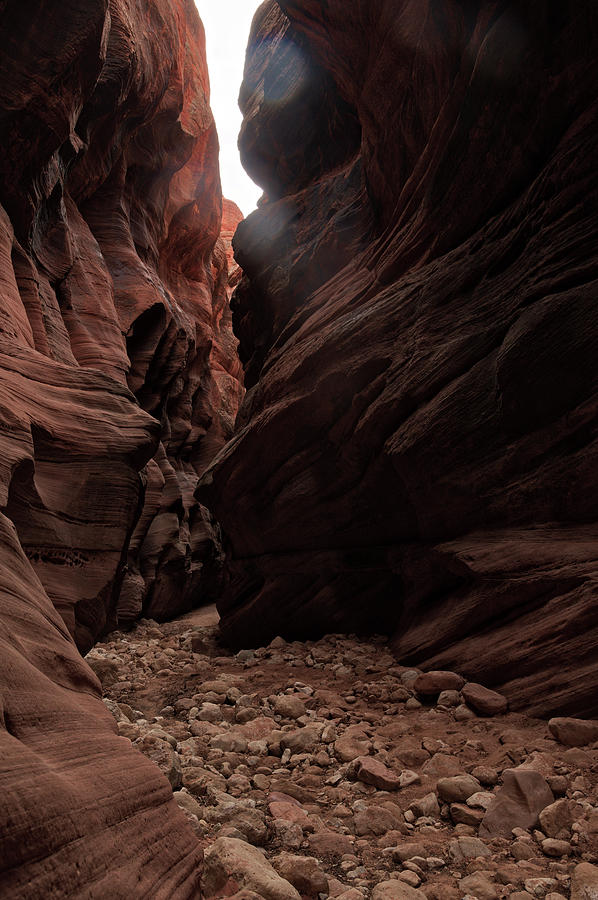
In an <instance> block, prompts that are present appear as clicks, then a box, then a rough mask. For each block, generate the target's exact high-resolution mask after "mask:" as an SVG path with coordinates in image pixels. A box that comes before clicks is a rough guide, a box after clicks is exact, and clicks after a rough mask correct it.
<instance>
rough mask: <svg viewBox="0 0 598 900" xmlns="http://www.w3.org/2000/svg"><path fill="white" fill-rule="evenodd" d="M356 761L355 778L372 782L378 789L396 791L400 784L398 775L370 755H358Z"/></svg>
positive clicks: (366, 782) (367, 782)
mask: <svg viewBox="0 0 598 900" xmlns="http://www.w3.org/2000/svg"><path fill="white" fill-rule="evenodd" d="M356 763H357V767H356V775H357V778H358V780H359V781H363V783H364V784H372V785H373V786H374V787H376V788H378V790H380V791H397V790H398V789H399V787H400V786H401V784H400V778H399V776H398V775H397V774H396V773H395V772H392V771H391V770H390V769H389V768H388V767H387V766H385V765H384V764H383V763H381V762H380V761H379V760H377V759H374V758H373V757H372V756H360V757H358V759H357V760H356Z"/></svg>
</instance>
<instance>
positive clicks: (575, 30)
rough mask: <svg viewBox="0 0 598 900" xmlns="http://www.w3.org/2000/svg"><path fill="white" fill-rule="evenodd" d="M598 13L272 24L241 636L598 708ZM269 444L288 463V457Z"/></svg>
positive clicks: (342, 12) (245, 448)
mask: <svg viewBox="0 0 598 900" xmlns="http://www.w3.org/2000/svg"><path fill="white" fill-rule="evenodd" d="M597 15H598V11H597V9H596V5H595V3H592V2H587V0H582V2H580V3H576V4H574V5H573V4H554V3H550V4H546V3H543V2H542V3H541V2H530V3H527V4H525V5H524V7H522V5H521V4H517V3H510V2H489V0H484V2H481V3H475V4H472V3H466V2H458V0H441V2H434V3H430V2H420V0H417V2H415V0H413V2H411V0H400V2H395V0H392V2H390V0H356V2H355V3H352V4H350V5H347V4H346V3H343V2H341V0H329V2H327V3H325V4H322V3H319V2H316V0H301V2H291V0H285V2H283V0H280V2H279V3H275V2H267V3H265V4H264V5H263V6H262V7H260V10H259V12H258V13H257V15H256V18H255V20H254V25H253V32H252V38H251V41H250V47H249V51H248V57H247V61H246V69H245V81H244V85H243V88H242V91H241V106H242V109H243V112H244V116H245V120H244V125H243V130H242V132H241V152H242V156H243V159H244V162H245V165H246V167H247V168H248V170H249V171H250V173H251V174H252V176H253V177H254V178H256V179H257V180H258V181H260V183H261V184H262V185H263V187H264V188H265V190H266V194H267V201H268V202H265V203H263V204H262V206H261V208H260V209H258V210H257V211H256V212H254V213H253V214H252V215H251V216H250V217H249V218H248V219H247V220H246V221H244V222H243V223H242V224H241V225H240V227H239V229H238V231H237V235H236V238H235V241H234V246H235V251H236V259H237V261H238V262H239V264H240V265H241V266H242V268H243V271H244V273H245V277H244V279H243V281H242V282H241V284H240V286H239V288H238V289H237V292H236V295H235V297H234V299H233V307H234V322H235V330H236V333H237V335H238V336H239V338H240V342H241V343H240V354H241V357H242V359H243V362H244V365H245V368H246V375H247V383H248V386H250V390H249V392H248V394H247V396H246V399H245V401H244V403H243V405H242V407H241V412H240V416H239V428H238V431H237V433H236V435H235V437H234V438H233V440H232V442H231V443H230V444H228V445H227V447H226V448H225V450H224V451H223V452H222V453H221V454H220V455H219V457H218V458H217V459H216V461H215V462H214V465H213V467H212V468H211V469H210V470H209V472H208V474H207V475H206V476H205V479H204V486H203V488H202V490H201V492H200V496H201V497H202V499H203V501H204V502H207V503H208V505H211V506H210V508H211V509H212V510H213V511H214V512H215V514H216V516H217V518H218V519H219V521H220V522H221V524H222V526H223V529H224V531H225V532H226V535H227V539H228V563H227V565H228V586H227V589H226V592H225V595H224V597H223V599H222V600H221V602H220V604H219V609H220V612H221V615H222V629H223V632H224V634H225V635H226V636H227V638H228V639H229V640H230V641H231V642H233V643H235V644H237V645H241V644H243V645H244V646H246V645H247V642H248V641H251V642H253V643H254V644H259V643H263V642H264V641H266V640H267V639H269V638H271V637H273V636H274V635H276V634H281V635H283V636H284V637H287V638H291V637H306V636H310V635H316V634H321V633H324V632H326V631H339V630H344V631H347V630H354V631H374V632H385V633H387V634H391V635H392V636H393V640H394V646H395V648H396V649H397V650H398V652H399V654H400V657H401V659H402V661H406V662H410V663H417V664H418V665H419V666H422V667H424V668H432V669H450V668H458V670H459V671H461V672H463V674H464V675H467V677H468V678H469V679H470V680H472V681H475V682H482V683H484V684H486V685H489V686H491V687H492V686H494V687H498V688H499V689H500V691H501V692H502V693H504V694H506V695H507V697H508V698H509V701H510V703H511V705H512V707H515V708H517V707H521V706H525V707H527V709H529V710H531V711H532V712H534V713H536V714H541V715H542V714H547V713H549V712H556V711H560V712H570V713H575V714H578V715H590V714H594V715H595V714H596V712H597V711H598V706H597V703H598V669H597V668H596V665H595V646H596V641H597V639H598V614H597V606H596V600H595V598H596V591H597V590H598V550H597V548H598V544H597V542H596V539H597V538H598V510H597V498H598V474H597V473H598V465H597V463H598V453H597V450H598V444H597V439H596V424H597V417H596V410H597V400H598V394H597V380H598V366H597V364H596V360H597V359H598V308H597V307H596V273H597V267H596V263H597V256H596V247H597V246H598V245H597V237H598V234H597V232H598V227H597V220H596V209H597V208H598V186H597V177H596V167H595V160H596V158H597V157H598V128H597V121H598V106H597V100H596V92H595V84H596V76H597V74H598V73H597V67H596V60H597V58H598V56H597V53H596V50H597V33H598V21H597ZM265 447H267V452H264V448H265Z"/></svg>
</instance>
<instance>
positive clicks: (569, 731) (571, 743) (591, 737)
mask: <svg viewBox="0 0 598 900" xmlns="http://www.w3.org/2000/svg"><path fill="white" fill-rule="evenodd" d="M548 727H549V729H550V733H551V734H553V735H554V737H555V738H556V739H557V741H559V743H561V744H566V746H567V747H584V746H585V745H586V744H593V743H594V741H598V722H596V721H591V720H589V719H571V718H555V719H551V720H550V721H549V723H548Z"/></svg>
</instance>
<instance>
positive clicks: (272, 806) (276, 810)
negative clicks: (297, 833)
mask: <svg viewBox="0 0 598 900" xmlns="http://www.w3.org/2000/svg"><path fill="white" fill-rule="evenodd" d="M268 809H269V810H270V815H271V816H272V818H273V819H283V820H284V821H285V822H294V823H295V824H296V825H299V826H300V827H301V828H302V829H303V831H313V830H314V824H313V822H312V821H311V819H310V818H309V816H308V815H307V813H306V812H305V810H304V809H303V808H302V807H301V806H300V805H299V804H298V803H295V802H293V800H292V799H291V798H289V802H284V801H281V800H272V801H270V803H269V804H268Z"/></svg>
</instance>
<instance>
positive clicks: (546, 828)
mask: <svg viewBox="0 0 598 900" xmlns="http://www.w3.org/2000/svg"><path fill="white" fill-rule="evenodd" d="M539 820H540V828H541V829H542V831H543V832H544V834H545V835H547V836H548V837H550V838H556V837H563V836H564V837H565V839H567V838H569V837H570V834H571V826H572V824H573V813H572V811H571V804H570V803H569V801H568V800H564V799H561V800H557V801H556V802H555V803H551V804H550V805H549V806H545V807H544V809H543V810H542V811H541V813H540V815H539Z"/></svg>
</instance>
